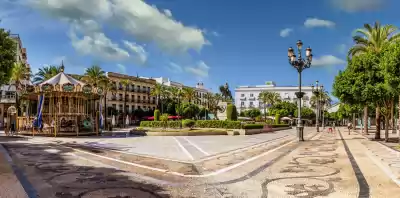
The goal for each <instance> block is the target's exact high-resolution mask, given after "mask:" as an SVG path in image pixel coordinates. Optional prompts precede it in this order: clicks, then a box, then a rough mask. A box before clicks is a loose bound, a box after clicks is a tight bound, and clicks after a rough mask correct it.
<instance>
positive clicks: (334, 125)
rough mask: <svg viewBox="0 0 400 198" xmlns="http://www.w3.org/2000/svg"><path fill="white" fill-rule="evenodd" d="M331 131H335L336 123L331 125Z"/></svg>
mask: <svg viewBox="0 0 400 198" xmlns="http://www.w3.org/2000/svg"><path fill="white" fill-rule="evenodd" d="M332 127H333V131H336V122H333V123H332Z"/></svg>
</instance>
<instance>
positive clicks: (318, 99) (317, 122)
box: [311, 80, 324, 132]
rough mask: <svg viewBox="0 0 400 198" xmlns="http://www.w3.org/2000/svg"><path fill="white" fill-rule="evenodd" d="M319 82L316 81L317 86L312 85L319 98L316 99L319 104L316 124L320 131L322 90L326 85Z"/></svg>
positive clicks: (317, 105)
mask: <svg viewBox="0 0 400 198" xmlns="http://www.w3.org/2000/svg"><path fill="white" fill-rule="evenodd" d="M318 83H319V82H318V80H317V81H315V86H314V85H311V88H312V92H313V94H314V95H315V97H316V98H317V101H316V102H317V104H316V112H315V125H316V128H317V132H319V118H320V115H319V114H320V113H321V106H320V103H321V97H322V92H323V89H324V86H323V85H319V84H318Z"/></svg>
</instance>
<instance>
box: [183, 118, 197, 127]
mask: <svg viewBox="0 0 400 198" xmlns="http://www.w3.org/2000/svg"><path fill="white" fill-rule="evenodd" d="M195 123H196V122H195V121H194V120H190V119H186V120H183V121H182V125H183V127H186V128H190V129H193V127H194V125H195Z"/></svg>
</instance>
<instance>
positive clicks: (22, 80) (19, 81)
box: [10, 63, 31, 111]
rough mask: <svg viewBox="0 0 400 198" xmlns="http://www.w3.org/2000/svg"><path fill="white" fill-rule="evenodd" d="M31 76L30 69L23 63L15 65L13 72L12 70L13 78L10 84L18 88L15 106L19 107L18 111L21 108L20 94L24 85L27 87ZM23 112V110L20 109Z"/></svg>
mask: <svg viewBox="0 0 400 198" xmlns="http://www.w3.org/2000/svg"><path fill="white" fill-rule="evenodd" d="M30 76H31V71H30V69H29V68H28V67H26V65H25V64H22V63H14V65H13V67H12V70H11V78H10V81H11V83H10V84H14V85H15V88H16V92H15V103H16V104H15V105H16V106H17V109H18V108H19V107H20V105H19V102H20V101H19V98H18V92H19V90H21V89H22V87H21V86H22V85H26V83H27V81H28V80H29V78H30ZM20 110H21V111H22V109H20Z"/></svg>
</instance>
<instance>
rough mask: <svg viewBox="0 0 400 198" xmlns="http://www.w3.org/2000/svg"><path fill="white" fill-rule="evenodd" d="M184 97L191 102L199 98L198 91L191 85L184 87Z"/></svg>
mask: <svg viewBox="0 0 400 198" xmlns="http://www.w3.org/2000/svg"><path fill="white" fill-rule="evenodd" d="M182 91H183V98H184V99H185V100H187V101H188V102H189V103H191V102H194V101H196V100H197V96H196V91H195V90H194V89H193V88H190V87H184V88H183V90H182Z"/></svg>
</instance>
